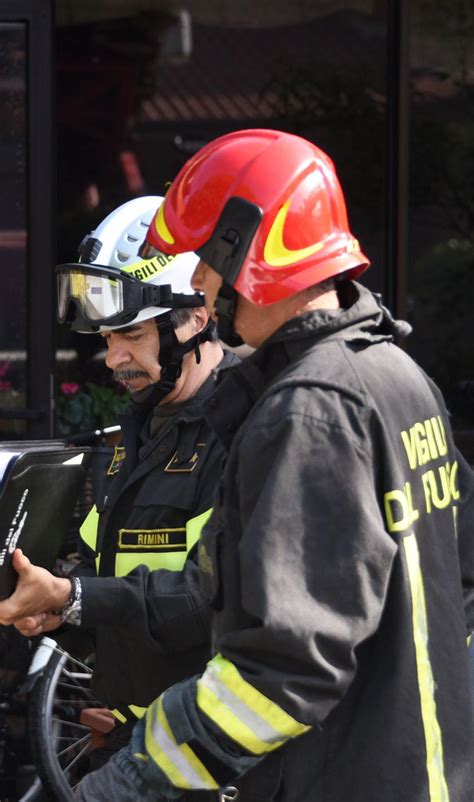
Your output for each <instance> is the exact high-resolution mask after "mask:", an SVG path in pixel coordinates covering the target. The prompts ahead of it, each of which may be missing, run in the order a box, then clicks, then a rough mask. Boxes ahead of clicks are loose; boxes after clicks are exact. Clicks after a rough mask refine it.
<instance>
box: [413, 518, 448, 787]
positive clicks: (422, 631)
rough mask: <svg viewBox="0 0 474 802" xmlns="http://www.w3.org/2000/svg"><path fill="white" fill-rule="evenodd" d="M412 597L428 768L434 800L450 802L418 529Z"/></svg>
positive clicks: (414, 548) (414, 546)
mask: <svg viewBox="0 0 474 802" xmlns="http://www.w3.org/2000/svg"><path fill="white" fill-rule="evenodd" d="M402 542H403V548H404V552H405V557H406V561H407V566H408V578H409V582H410V592H411V600H412V623H413V640H414V643H415V655H416V667H417V674H418V687H419V691H420V704H421V716H422V720H423V728H424V733H425V743H426V770H427V773H428V782H429V788H430V800H431V802H449V791H448V786H447V784H446V778H445V773H444V756H443V741H442V736H441V729H440V726H439V723H438V718H437V712H436V701H435V684H434V679H433V672H432V669H431V663H430V658H429V652H428V616H427V613H426V598H425V589H424V583H423V575H422V572H421V567H420V553H419V550H418V543H417V541H416V537H415V534H414V532H412V533H411V534H410V535H408V536H406V537H404V538H403V541H402Z"/></svg>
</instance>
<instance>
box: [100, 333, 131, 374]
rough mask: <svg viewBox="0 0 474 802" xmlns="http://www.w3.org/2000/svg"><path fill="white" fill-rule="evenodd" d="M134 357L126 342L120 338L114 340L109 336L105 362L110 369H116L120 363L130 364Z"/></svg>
mask: <svg viewBox="0 0 474 802" xmlns="http://www.w3.org/2000/svg"><path fill="white" fill-rule="evenodd" d="M131 359H132V356H131V354H130V351H129V350H128V348H127V346H126V344H124V343H122V342H120V341H119V340H114V339H113V337H109V339H108V341H107V353H106V355H105V364H106V365H107V367H108V368H110V370H116V369H117V368H118V366H119V365H128V364H129V363H130V361H131Z"/></svg>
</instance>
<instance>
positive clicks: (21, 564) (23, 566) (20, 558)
mask: <svg viewBox="0 0 474 802" xmlns="http://www.w3.org/2000/svg"><path fill="white" fill-rule="evenodd" d="M12 565H13V567H14V569H15V571H17V572H18V573H19V574H21V573H22V572H23V571H26V570H27V569H28V568H29V567H30V565H31V563H30V561H29V559H28V557H27V556H26V554H23V552H22V550H21V549H15V551H14V552H13V559H12Z"/></svg>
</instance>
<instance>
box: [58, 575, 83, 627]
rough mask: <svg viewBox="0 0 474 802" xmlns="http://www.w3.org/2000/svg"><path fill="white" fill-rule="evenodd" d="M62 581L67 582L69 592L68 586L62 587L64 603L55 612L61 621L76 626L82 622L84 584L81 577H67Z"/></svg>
mask: <svg viewBox="0 0 474 802" xmlns="http://www.w3.org/2000/svg"><path fill="white" fill-rule="evenodd" d="M60 581H61V582H64V581H65V582H67V583H68V586H69V587H68V588H67V591H68V592H67V594H66V592H65V591H66V588H62V589H61V599H62V600H63V601H64V599H65V601H64V604H63V605H62V607H61V608H58V609H56V610H55V611H54V612H55V614H56V615H59V617H60V619H61V623H63V624H73V625H74V626H79V625H80V623H81V616H82V585H81V581H80V579H78V577H76V576H75V577H67V579H65V580H62V579H61V580H60Z"/></svg>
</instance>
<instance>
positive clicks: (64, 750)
mask: <svg viewBox="0 0 474 802" xmlns="http://www.w3.org/2000/svg"><path fill="white" fill-rule="evenodd" d="M90 738H91V736H90V733H89V735H85V736H84V737H83V738H80V739H79V741H76V742H75V743H73V744H71V745H70V746H66V748H65V749H62V750H61V751H60V752H56V754H57V756H58V758H61V757H64V755H66V754H67V753H68V752H71V751H72V750H73V749H77V747H78V746H80V745H81V744H82V743H84V741H87V743H89V741H90Z"/></svg>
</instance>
